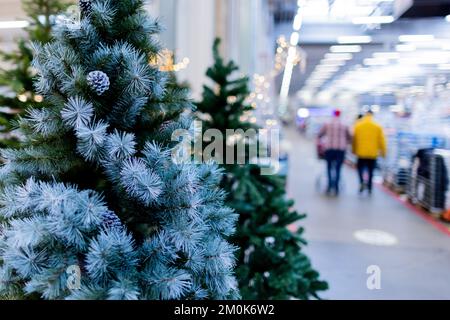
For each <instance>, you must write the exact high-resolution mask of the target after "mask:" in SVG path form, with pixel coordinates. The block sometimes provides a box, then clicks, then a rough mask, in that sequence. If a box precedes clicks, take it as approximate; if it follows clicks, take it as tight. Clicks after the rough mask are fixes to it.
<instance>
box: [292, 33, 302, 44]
mask: <svg viewBox="0 0 450 320" xmlns="http://www.w3.org/2000/svg"><path fill="white" fill-rule="evenodd" d="M299 38H300V35H299V34H298V32H296V31H294V32H292V34H291V40H290V43H291V46H296V45H297V44H298V40H299Z"/></svg>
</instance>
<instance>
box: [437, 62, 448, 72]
mask: <svg viewBox="0 0 450 320" xmlns="http://www.w3.org/2000/svg"><path fill="white" fill-rule="evenodd" d="M438 69H439V70H444V71H447V70H450V63H443V64H440V65H439V66H438Z"/></svg>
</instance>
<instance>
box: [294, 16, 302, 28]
mask: <svg viewBox="0 0 450 320" xmlns="http://www.w3.org/2000/svg"><path fill="white" fill-rule="evenodd" d="M302 22H303V21H302V15H301V14H300V13H297V14H296V15H295V18H294V23H293V28H294V30H295V31H299V30H300V29H301V27H302Z"/></svg>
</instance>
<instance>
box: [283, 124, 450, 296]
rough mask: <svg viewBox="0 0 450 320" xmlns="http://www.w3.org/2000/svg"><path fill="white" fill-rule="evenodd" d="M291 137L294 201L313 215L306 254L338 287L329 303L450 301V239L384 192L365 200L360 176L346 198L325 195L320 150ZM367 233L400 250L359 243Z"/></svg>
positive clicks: (348, 184)
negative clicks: (375, 270) (319, 182)
mask: <svg viewBox="0 0 450 320" xmlns="http://www.w3.org/2000/svg"><path fill="white" fill-rule="evenodd" d="M285 134H286V138H287V140H288V141H289V142H290V144H291V151H290V158H289V178H288V179H289V180H288V194H289V196H290V197H292V198H294V199H295V201H296V209H297V210H298V211H299V212H306V213H307V214H308V217H307V218H306V219H305V220H303V221H302V222H301V224H302V225H303V226H304V227H305V228H306V231H305V237H306V239H307V240H308V241H309V245H308V247H307V249H306V252H307V253H308V254H309V256H310V258H311V259H312V262H313V265H314V266H315V268H316V269H317V270H318V271H319V272H320V273H321V275H322V277H323V279H325V280H327V281H328V282H329V285H330V289H329V290H328V291H327V292H326V293H324V294H322V297H323V298H326V299H450V236H449V235H447V234H445V233H443V232H442V231H439V230H438V229H436V228H435V227H434V226H433V225H431V224H430V223H428V222H427V221H426V220H424V219H423V218H422V217H420V216H418V215H416V214H415V213H414V212H411V210H410V209H408V208H406V207H405V206H404V205H403V204H402V203H400V202H399V201H397V200H396V199H394V198H393V197H392V196H391V195H388V194H386V193H385V192H384V191H383V190H382V189H381V188H376V189H375V190H374V194H373V195H372V196H371V197H368V196H360V195H358V192H357V185H358V181H357V176H356V172H355V171H354V170H353V169H351V168H348V167H345V168H344V170H343V179H344V190H343V191H342V194H341V196H340V197H338V198H329V197H326V196H324V195H322V194H320V193H319V192H318V191H317V190H316V188H315V181H316V178H317V177H318V176H319V175H321V174H322V175H323V174H324V172H325V171H324V170H325V164H324V163H323V162H320V161H318V160H317V159H316V157H315V147H314V144H313V143H312V142H311V141H309V140H307V139H305V138H303V137H302V136H301V135H300V134H299V133H298V132H296V131H295V130H294V129H288V130H286V132H285ZM364 229H375V230H380V231H384V232H387V233H389V234H390V235H393V236H394V237H395V238H396V239H397V242H396V244H394V245H389V246H387V245H384V246H380V245H373V244H367V243H364V242H360V241H358V240H356V238H355V236H354V233H355V232H356V231H358V230H364ZM375 240H376V239H375ZM372 265H374V266H377V267H379V271H380V280H381V281H380V284H381V288H380V289H373V290H369V289H368V286H367V279H368V277H369V276H370V274H367V268H368V267H369V266H372ZM372 283H373V282H372Z"/></svg>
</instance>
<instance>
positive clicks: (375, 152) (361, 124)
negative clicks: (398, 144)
mask: <svg viewBox="0 0 450 320" xmlns="http://www.w3.org/2000/svg"><path fill="white" fill-rule="evenodd" d="M352 149H353V153H354V154H355V155H356V156H357V158H358V163H357V167H358V175H359V181H360V188H359V192H360V193H362V192H363V191H364V190H365V189H366V188H367V190H368V192H369V194H371V193H372V180H373V172H374V170H375V167H376V161H377V158H378V157H379V156H380V155H381V156H382V157H385V156H386V138H385V136H384V132H383V128H382V127H381V126H380V125H379V124H378V123H376V122H375V121H374V120H373V113H372V111H368V112H367V114H366V115H365V116H364V117H362V118H361V119H360V120H358V122H357V123H356V124H355V127H354V130H353V143H352ZM366 169H367V171H368V176H369V178H368V181H367V182H366V181H364V172H365V171H366Z"/></svg>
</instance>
